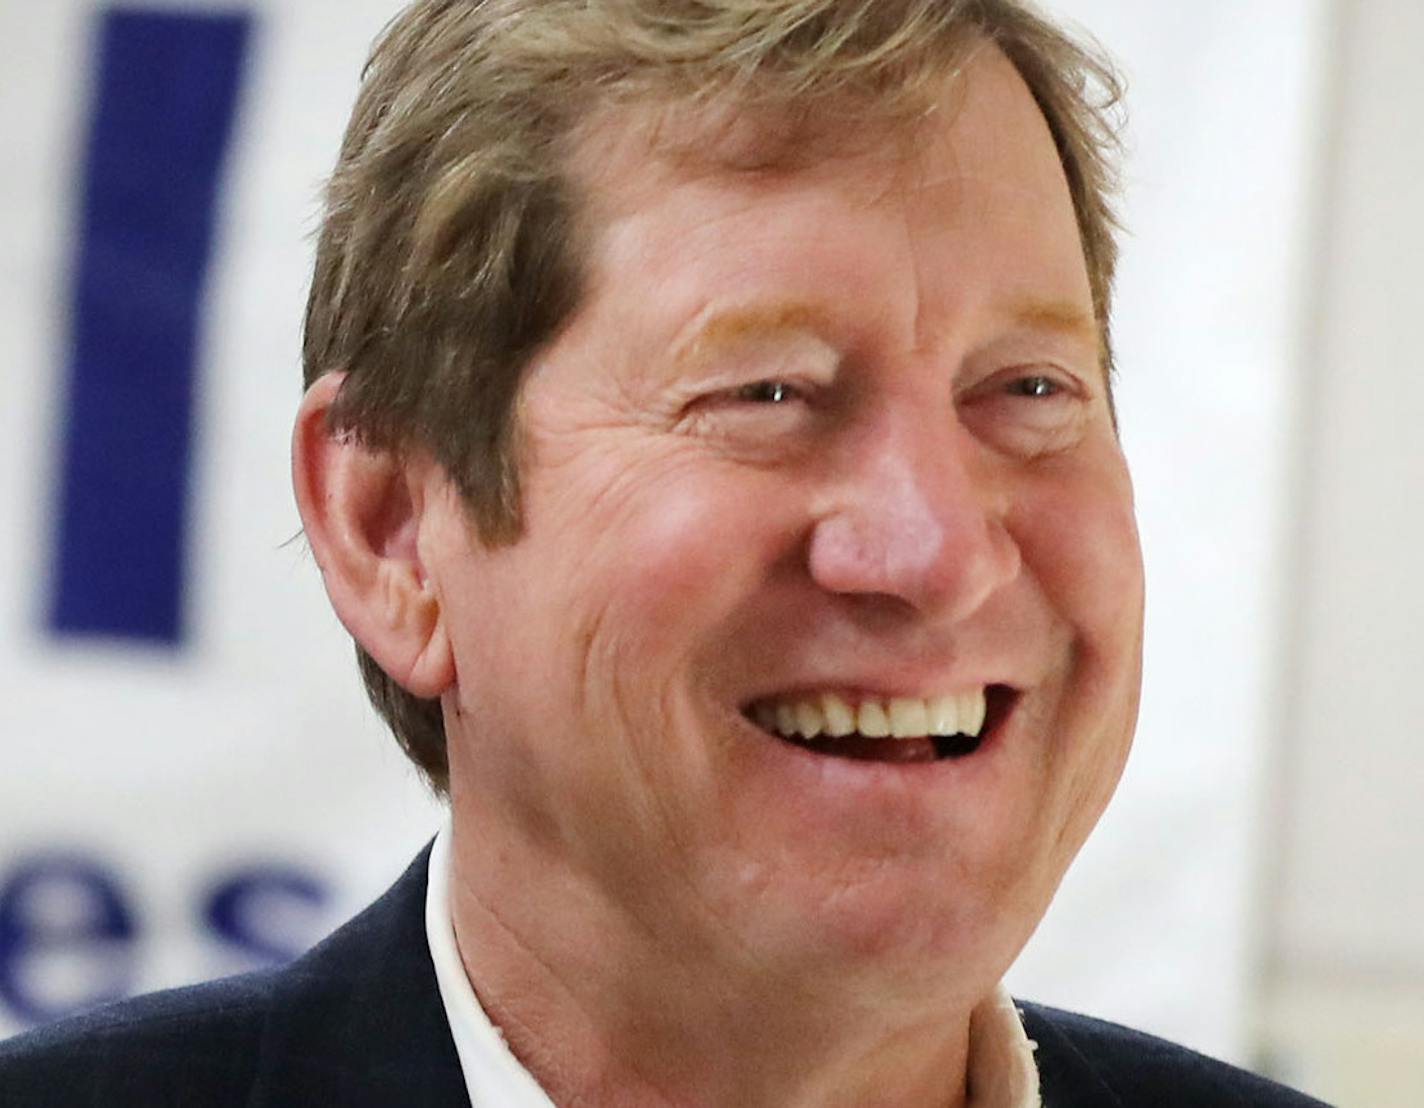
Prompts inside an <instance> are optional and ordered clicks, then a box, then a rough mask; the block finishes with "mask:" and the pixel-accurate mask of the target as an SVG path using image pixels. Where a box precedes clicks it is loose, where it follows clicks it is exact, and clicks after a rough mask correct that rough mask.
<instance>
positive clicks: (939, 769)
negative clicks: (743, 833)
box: [739, 683, 1024, 776]
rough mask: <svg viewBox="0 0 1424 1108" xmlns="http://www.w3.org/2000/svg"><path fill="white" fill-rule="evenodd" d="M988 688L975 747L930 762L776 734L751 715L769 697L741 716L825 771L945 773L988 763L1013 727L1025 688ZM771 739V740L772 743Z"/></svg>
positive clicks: (781, 748) (776, 744)
mask: <svg viewBox="0 0 1424 1108" xmlns="http://www.w3.org/2000/svg"><path fill="white" fill-rule="evenodd" d="M985 690H986V693H987V697H988V712H987V714H986V716H985V719H984V727H983V729H982V730H981V731H980V733H979V742H978V744H977V745H976V746H975V747H974V749H973V750H971V751H968V752H966V753H964V754H960V755H955V756H949V757H939V758H934V759H931V760H928V761H907V762H895V761H889V760H881V759H874V758H851V757H844V756H839V755H835V754H830V753H826V752H824V751H821V750H818V749H817V748H816V744H815V743H814V742H795V741H792V740H790V739H787V738H785V737H783V736H780V735H775V734H773V733H771V732H768V731H766V730H764V729H763V728H762V727H760V726H759V725H758V724H757V723H756V722H755V721H754V720H753V719H752V718H751V717H750V715H749V714H748V713H749V712H750V709H751V707H752V705H754V704H756V703H757V700H758V699H766V698H765V697H761V698H757V699H753V700H751V701H748V702H747V705H746V706H745V707H744V708H743V709H742V710H741V711H740V712H739V715H740V718H741V720H742V722H743V723H744V724H745V725H746V727H748V728H749V729H750V730H751V731H752V732H754V733H755V735H756V736H757V738H758V739H759V740H760V743H759V745H762V746H764V747H766V748H768V749H769V750H772V751H778V752H783V753H786V754H790V755H793V756H794V757H795V758H796V759H797V761H798V762H801V763H805V764H809V765H810V766H815V767H821V768H822V769H824V770H825V772H831V773H834V772H835V770H834V769H832V768H831V767H844V768H845V770H846V772H862V773H867V774H870V775H872V776H873V775H876V774H879V773H890V774H894V775H902V774H920V775H928V774H936V773H940V774H943V773H945V772H946V771H963V770H965V769H967V768H969V767H970V766H971V765H974V764H977V763H982V762H985V761H987V760H989V758H990V757H991V756H992V755H993V753H994V752H995V751H996V750H997V748H998V747H999V746H1000V745H1002V742H1003V738H1004V735H1005V733H1006V732H1007V731H1008V730H1009V728H1010V726H1011V724H1012V722H1013V719H1014V717H1015V716H1016V715H1017V710H1018V707H1019V704H1020V703H1021V702H1022V700H1023V695H1024V694H1023V691H1022V690H1021V689H1017V688H1014V687H1012V686H1009V685H1006V684H1000V683H989V684H986V686H985ZM816 691H818V692H824V691H827V690H826V687H825V686H820V687H818V688H817V689H816ZM808 694H809V690H808ZM776 695H781V696H794V695H795V694H794V693H780V694H776ZM841 695H846V694H841ZM852 695H853V694H852ZM874 695H876V696H882V697H887V698H888V696H889V695H892V694H885V693H876V694H874ZM767 740H771V741H769V742H768V741H767ZM885 741H886V742H895V741H903V740H895V739H888V738H887V739H886V740H885Z"/></svg>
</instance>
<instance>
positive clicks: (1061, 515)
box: [1009, 465, 1143, 676]
mask: <svg viewBox="0 0 1424 1108" xmlns="http://www.w3.org/2000/svg"><path fill="white" fill-rule="evenodd" d="M1071 476H1072V480H1071V481H1053V482H1045V483H1044V484H1043V485H1042V486H1041V487H1038V488H1035V489H1033V490H1031V492H1030V495H1028V496H1025V497H1023V498H1021V499H1020V500H1019V501H1018V502H1017V504H1016V511H1015V513H1014V514H1013V517H1012V518H1011V520H1010V523H1009V526H1010V529H1011V531H1012V532H1013V533H1014V535H1015V536H1016V538H1017V539H1018V541H1019V544H1020V548H1021V550H1022V552H1023V557H1024V564H1025V566H1026V568H1027V569H1028V571H1029V572H1030V573H1031V574H1032V575H1033V576H1034V578H1035V580H1036V583H1037V584H1038V586H1039V587H1040V588H1041V589H1042V590H1043V593H1044V595H1045V597H1046V599H1047V603H1048V604H1049V606H1050V607H1051V608H1052V609H1053V615H1054V616H1055V617H1056V618H1057V619H1058V620H1059V621H1061V622H1062V623H1063V624H1065V625H1066V626H1067V628H1068V630H1069V631H1070V633H1071V635H1072V637H1073V640H1074V642H1075V646H1076V649H1077V651H1078V652H1080V653H1083V654H1085V655H1087V656H1088V657H1090V658H1100V659H1101V660H1102V663H1103V664H1104V665H1105V666H1107V667H1109V668H1111V669H1114V670H1119V671H1122V673H1123V675H1124V676H1127V675H1128V674H1127V669H1128V666H1127V659H1128V658H1129V657H1130V656H1131V655H1133V654H1135V652H1136V650H1137V647H1138V644H1139V641H1140V638H1141V623H1142V589H1143V586H1142V554H1141V548H1140V546H1139V544H1138V537H1137V523H1136V519H1135V516H1134V514H1133V507H1132V490H1131V486H1130V484H1129V482H1128V479H1127V474H1126V471H1125V469H1123V468H1122V467H1121V465H1117V466H1111V467H1108V466H1103V467H1096V468H1091V469H1087V470H1085V471H1083V472H1079V473H1075V474H1072V475H1071Z"/></svg>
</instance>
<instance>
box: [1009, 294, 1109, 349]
mask: <svg viewBox="0 0 1424 1108" xmlns="http://www.w3.org/2000/svg"><path fill="white" fill-rule="evenodd" d="M1005 314H1006V315H1007V316H1008V318H1009V319H1011V320H1012V321H1013V322H1014V323H1015V324H1016V325H1017V326H1020V327H1026V328H1030V329H1032V330H1035V331H1052V332H1056V333H1058V334H1061V335H1066V336H1068V337H1069V338H1079V339H1083V340H1084V341H1086V342H1090V343H1097V342H1099V341H1100V339H1101V337H1102V334H1101V328H1100V327H1099V326H1098V321H1097V319H1096V317H1095V316H1094V315H1093V314H1092V313H1091V312H1086V311H1084V310H1083V309H1082V307H1080V306H1079V305H1078V304H1075V303H1074V302H1073V301H1071V300H1038V299H1027V300H1018V301H1015V302H1013V303H1012V304H1010V306H1009V308H1008V310H1007V312H1006V313H1005Z"/></svg>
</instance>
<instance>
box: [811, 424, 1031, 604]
mask: <svg viewBox="0 0 1424 1108" xmlns="http://www.w3.org/2000/svg"><path fill="white" fill-rule="evenodd" d="M974 450H975V446H974V442H973V440H972V438H971V436H969V435H968V433H967V432H966V431H965V430H964V429H963V427H961V426H960V425H959V424H958V423H957V421H956V420H955V418H954V415H953V412H952V411H949V412H945V413H943V414H942V415H939V416H938V418H934V417H933V415H932V414H931V413H927V412H926V411H925V410H924V409H923V408H920V409H919V410H915V411H909V412H902V413H898V414H896V415H894V416H887V417H886V418H884V419H882V420H879V421H877V425H876V426H874V427H869V428H866V430H865V433H864V435H863V437H862V440H861V442H860V443H859V444H858V448H857V449H855V450H854V451H852V457H851V459H850V461H849V463H848V465H847V472H845V473H844V474H843V475H842V480H841V481H840V482H839V485H838V489H837V496H836V497H835V500H834V503H833V505H832V507H831V509H830V510H829V511H828V512H827V513H826V514H825V515H824V516H823V517H822V518H821V519H820V520H818V522H817V524H816V529H815V532H814V533H813V535H812V542H811V551H810V555H811V556H810V567H811V572H812V575H813V577H814V578H815V579H816V580H817V581H818V583H819V584H821V586H822V587H823V588H826V589H828V590H831V591H834V592H840V593H848V594H849V593H856V594H875V593H879V594H884V595H889V596H894V597H897V598H899V599H901V600H903V601H905V602H907V603H909V604H910V605H912V606H913V607H915V608H917V609H921V610H924V611H931V610H934V611H943V612H946V613H947V614H949V615H950V616H952V617H954V618H963V617H965V616H967V615H969V614H970V613H972V612H973V611H974V610H975V609H977V608H978V607H979V606H980V605H982V604H983V603H984V602H985V600H987V599H988V597H989V596H990V595H992V594H993V592H994V591H995V590H996V589H997V588H999V587H1000V586H1001V585H1003V584H1005V583H1006V582H1007V581H1008V580H1010V579H1012V577H1013V576H1014V575H1015V574H1016V573H1017V572H1018V568H1019V556H1018V548H1017V546H1016V545H1015V544H1014V542H1013V540H1012V538H1011V537H1010V536H1009V534H1008V532H1007V531H1006V530H1005V529H1004V526H1003V522H1002V519H1001V517H1000V512H999V509H998V506H997V503H996V502H997V499H998V497H997V494H996V491H995V490H994V489H993V488H992V487H990V483H989V479H988V475H987V474H986V473H985V472H984V468H983V467H982V466H979V465H976V459H975V457H974Z"/></svg>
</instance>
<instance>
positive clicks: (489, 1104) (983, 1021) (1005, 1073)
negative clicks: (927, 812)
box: [425, 820, 1039, 1108]
mask: <svg viewBox="0 0 1424 1108" xmlns="http://www.w3.org/2000/svg"><path fill="white" fill-rule="evenodd" d="M425 934H426V938H427V939H428V941H429V943H430V957H431V960H432V961H433V962H434V963H435V980H436V982H437V983H438V984H439V986H440V999H441V1001H442V1002H443V1003H444V1005H445V1018H446V1019H447V1020H448V1021H449V1023H450V1035H451V1037H452V1038H453V1039H454V1040H455V1052H456V1054H458V1055H459V1057H460V1069H461V1070H462V1071H463V1073H464V1075H465V1088H466V1089H467V1090H468V1091H469V1094H470V1104H471V1106H472V1108H555V1106H554V1102H553V1101H552V1100H550V1099H549V1094H548V1093H546V1092H545V1091H544V1090H543V1089H542V1088H540V1087H539V1082H537V1081H535V1080H534V1077H533V1075H531V1074H530V1072H529V1071H528V1070H526V1069H525V1068H524V1066H523V1065H521V1064H520V1061H519V1059H518V1058H516V1057H515V1056H514V1054H513V1053H512V1052H511V1051H510V1049H509V1046H508V1045H507V1044H506V1043H505V1041H504V1036H503V1035H502V1034H500V1031H499V1029H498V1028H497V1027H495V1025H494V1024H493V1023H491V1022H490V1018H489V1016H487V1015H486V1014H485V1010H484V1009H483V1008H482V1007H480V1002H479V999H478V998H477V997H476V996H475V990H474V989H473V988H472V987H471V986H470V980H469V978H468V977H466V976H465V967H464V963H463V962H461V960H460V951H459V949H458V948H457V947H456V945H455V927H454V924H453V922H452V919H451V915H450V823H449V821H448V820H447V821H446V822H445V826H444V827H442V828H441V830H440V833H439V834H438V835H437V836H436V837H435V846H434V848H433V849H432V850H431V852H430V874H429V879H428V881H427V883H426V893H425ZM969 1089H970V1096H969V1102H968V1108H1039V1098H1038V1068H1037V1066H1036V1065H1035V1064H1034V1060H1033V1044H1032V1043H1031V1042H1030V1041H1029V1039H1028V1036H1027V1035H1025V1034H1024V1029H1023V1024H1022V1023H1021V1022H1020V1020H1019V1015H1018V1011H1017V1009H1016V1008H1015V1007H1014V1002H1013V1000H1011V999H1010V997H1009V994H1008V993H1007V992H1006V991H1005V990H1004V988H1003V986H1002V985H1001V986H999V988H998V989H996V990H995V991H994V993H993V994H991V995H990V996H989V997H988V998H987V999H985V1000H984V1001H983V1002H982V1003H981V1004H980V1005H979V1007H977V1008H975V1009H974V1013H973V1015H972V1016H971V1018H970V1027H969Z"/></svg>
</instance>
